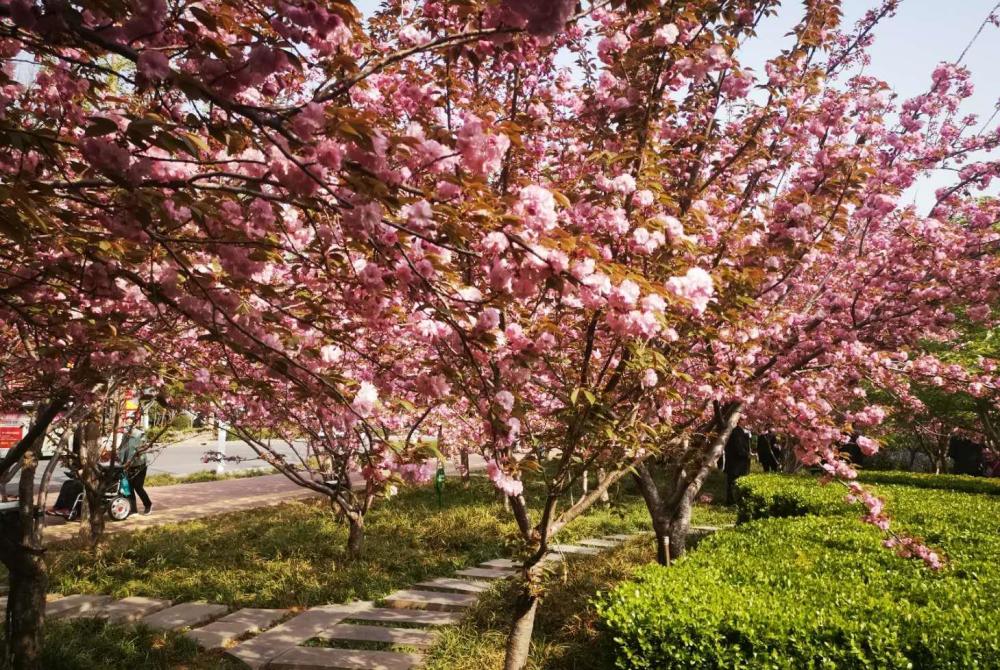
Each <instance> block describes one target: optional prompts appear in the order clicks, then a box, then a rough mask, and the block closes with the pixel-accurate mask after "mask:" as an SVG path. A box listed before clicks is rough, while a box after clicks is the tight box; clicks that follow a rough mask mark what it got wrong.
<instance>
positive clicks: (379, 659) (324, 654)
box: [267, 647, 423, 670]
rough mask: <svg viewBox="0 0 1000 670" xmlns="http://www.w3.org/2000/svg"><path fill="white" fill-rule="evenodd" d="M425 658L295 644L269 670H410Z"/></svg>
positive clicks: (418, 655) (415, 655) (394, 653)
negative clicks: (295, 645)
mask: <svg viewBox="0 0 1000 670" xmlns="http://www.w3.org/2000/svg"><path fill="white" fill-rule="evenodd" d="M422 661H423V657H422V656H421V655H420V654H399V653H396V652H394V651H359V650H354V649H324V648H322V647H295V648H294V649H290V650H288V651H286V652H285V653H283V654H281V655H280V656H279V657H277V658H275V659H274V660H273V661H271V664H270V665H268V666H267V667H268V670H327V669H329V668H333V669H334V670H410V668H414V667H416V666H418V665H419V664H420V663H421V662H422Z"/></svg>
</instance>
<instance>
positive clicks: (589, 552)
mask: <svg viewBox="0 0 1000 670" xmlns="http://www.w3.org/2000/svg"><path fill="white" fill-rule="evenodd" d="M550 548H551V549H552V551H557V552H559V553H560V554H583V555H585V556H596V555H598V554H599V553H601V550H600V549H597V548H596V547H580V546H578V545H575V544H553V545H552V547H550Z"/></svg>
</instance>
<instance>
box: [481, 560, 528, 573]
mask: <svg viewBox="0 0 1000 670" xmlns="http://www.w3.org/2000/svg"><path fill="white" fill-rule="evenodd" d="M479 567H481V568H498V569H500V570H512V569H513V570H516V569H518V568H520V567H521V564H520V563H518V562H517V561H512V560H510V559H509V558H494V559H493V560H492V561H486V562H485V563H480V564H479Z"/></svg>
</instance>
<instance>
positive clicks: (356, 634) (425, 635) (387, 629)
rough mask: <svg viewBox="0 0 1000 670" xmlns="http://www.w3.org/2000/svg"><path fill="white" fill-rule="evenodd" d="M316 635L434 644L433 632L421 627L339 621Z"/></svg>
mask: <svg viewBox="0 0 1000 670" xmlns="http://www.w3.org/2000/svg"><path fill="white" fill-rule="evenodd" d="M316 637H318V638H320V639H321V640H348V641H351V642H385V643H387V644H401V645H406V646H408V647H421V648H422V647H429V646H431V645H432V644H434V638H435V633H434V632H433V631H430V630H425V629H422V628H394V627H392V626H359V625H357V624H349V623H339V624H337V625H336V626H334V627H333V628H328V629H327V630H325V631H323V632H322V633H320V634H319V635H317V636H316Z"/></svg>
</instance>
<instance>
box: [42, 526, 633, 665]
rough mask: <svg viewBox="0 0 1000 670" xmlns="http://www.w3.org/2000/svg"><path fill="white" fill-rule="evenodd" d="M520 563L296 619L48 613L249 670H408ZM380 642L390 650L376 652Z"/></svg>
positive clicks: (128, 610)
mask: <svg viewBox="0 0 1000 670" xmlns="http://www.w3.org/2000/svg"><path fill="white" fill-rule="evenodd" d="M630 537H634V536H631V535H616V536H608V537H605V538H598V539H590V540H581V541H580V542H578V543H575V544H563V545H554V546H553V550H556V548H557V547H558V552H556V551H554V552H553V553H551V554H549V555H548V556H547V557H546V559H547V560H562V559H563V558H564V557H565V556H566V555H580V556H582V557H586V556H591V555H593V554H597V553H600V552H601V551H604V550H607V549H611V548H613V547H616V546H618V545H619V544H621V543H622V542H624V541H625V540H627V539H629V538H630ZM517 565H518V564H517V563H516V562H514V561H511V560H510V559H506V558H498V559H494V560H492V561H486V562H484V563H482V564H480V565H479V566H478V567H474V568H467V569H465V570H459V571H457V572H456V573H455V574H456V576H455V577H441V578H437V579H429V580H427V581H424V582H421V583H419V584H417V585H416V586H414V587H413V588H410V589H402V590H399V591H396V592H395V593H392V594H390V595H388V596H386V597H385V598H384V599H383V600H382V602H381V603H373V602H367V601H357V602H352V603H347V604H342V605H323V606H320V607H311V608H309V609H307V610H304V611H301V612H298V613H295V614H291V612H290V611H289V610H283V609H256V608H245V609H241V610H238V611H236V612H233V613H231V614H229V613H228V611H229V608H227V607H226V606H225V605H217V604H211V603H181V604H177V605H172V604H171V603H170V602H168V601H165V600H157V599H153V598H140V597H130V598H123V599H121V600H114V599H112V598H111V597H110V596H94V595H71V596H66V597H62V596H50V602H49V603H48V604H47V606H46V615H47V616H48V617H49V618H53V619H76V618H84V617H88V618H101V619H107V620H109V621H114V622H117V623H127V622H136V623H141V624H143V625H145V626H149V627H150V628H155V629H160V630H184V631H185V633H184V634H185V635H186V636H188V637H189V638H191V639H192V640H194V641H195V642H197V643H198V645H199V646H201V647H203V648H205V649H209V650H216V649H224V650H225V653H226V654H227V655H228V656H230V657H232V658H234V659H237V660H239V661H241V662H242V663H243V664H244V665H245V666H246V667H247V668H250V669H251V670H410V668H417V667H419V666H420V665H421V663H422V661H423V656H422V655H421V653H420V652H421V650H424V649H427V648H428V647H430V646H431V645H432V644H433V643H434V639H435V636H436V630H435V629H437V628H439V627H441V626H449V625H454V624H457V623H459V622H460V621H461V618H462V615H463V613H464V612H466V611H467V610H468V609H469V608H470V607H472V606H473V605H475V604H476V602H477V601H478V599H479V595H480V594H481V593H483V592H484V591H486V590H488V589H489V588H490V586H491V584H490V582H491V581H495V580H498V579H507V578H510V577H513V576H515V575H516V574H517V573H518V570H517V569H516V567H515V566H517ZM289 617H290V618H289ZM380 646H381V647H384V648H383V649H379V648H377V647H380ZM352 647H361V648H352ZM373 647H375V648H373ZM411 650H412V651H411Z"/></svg>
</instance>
